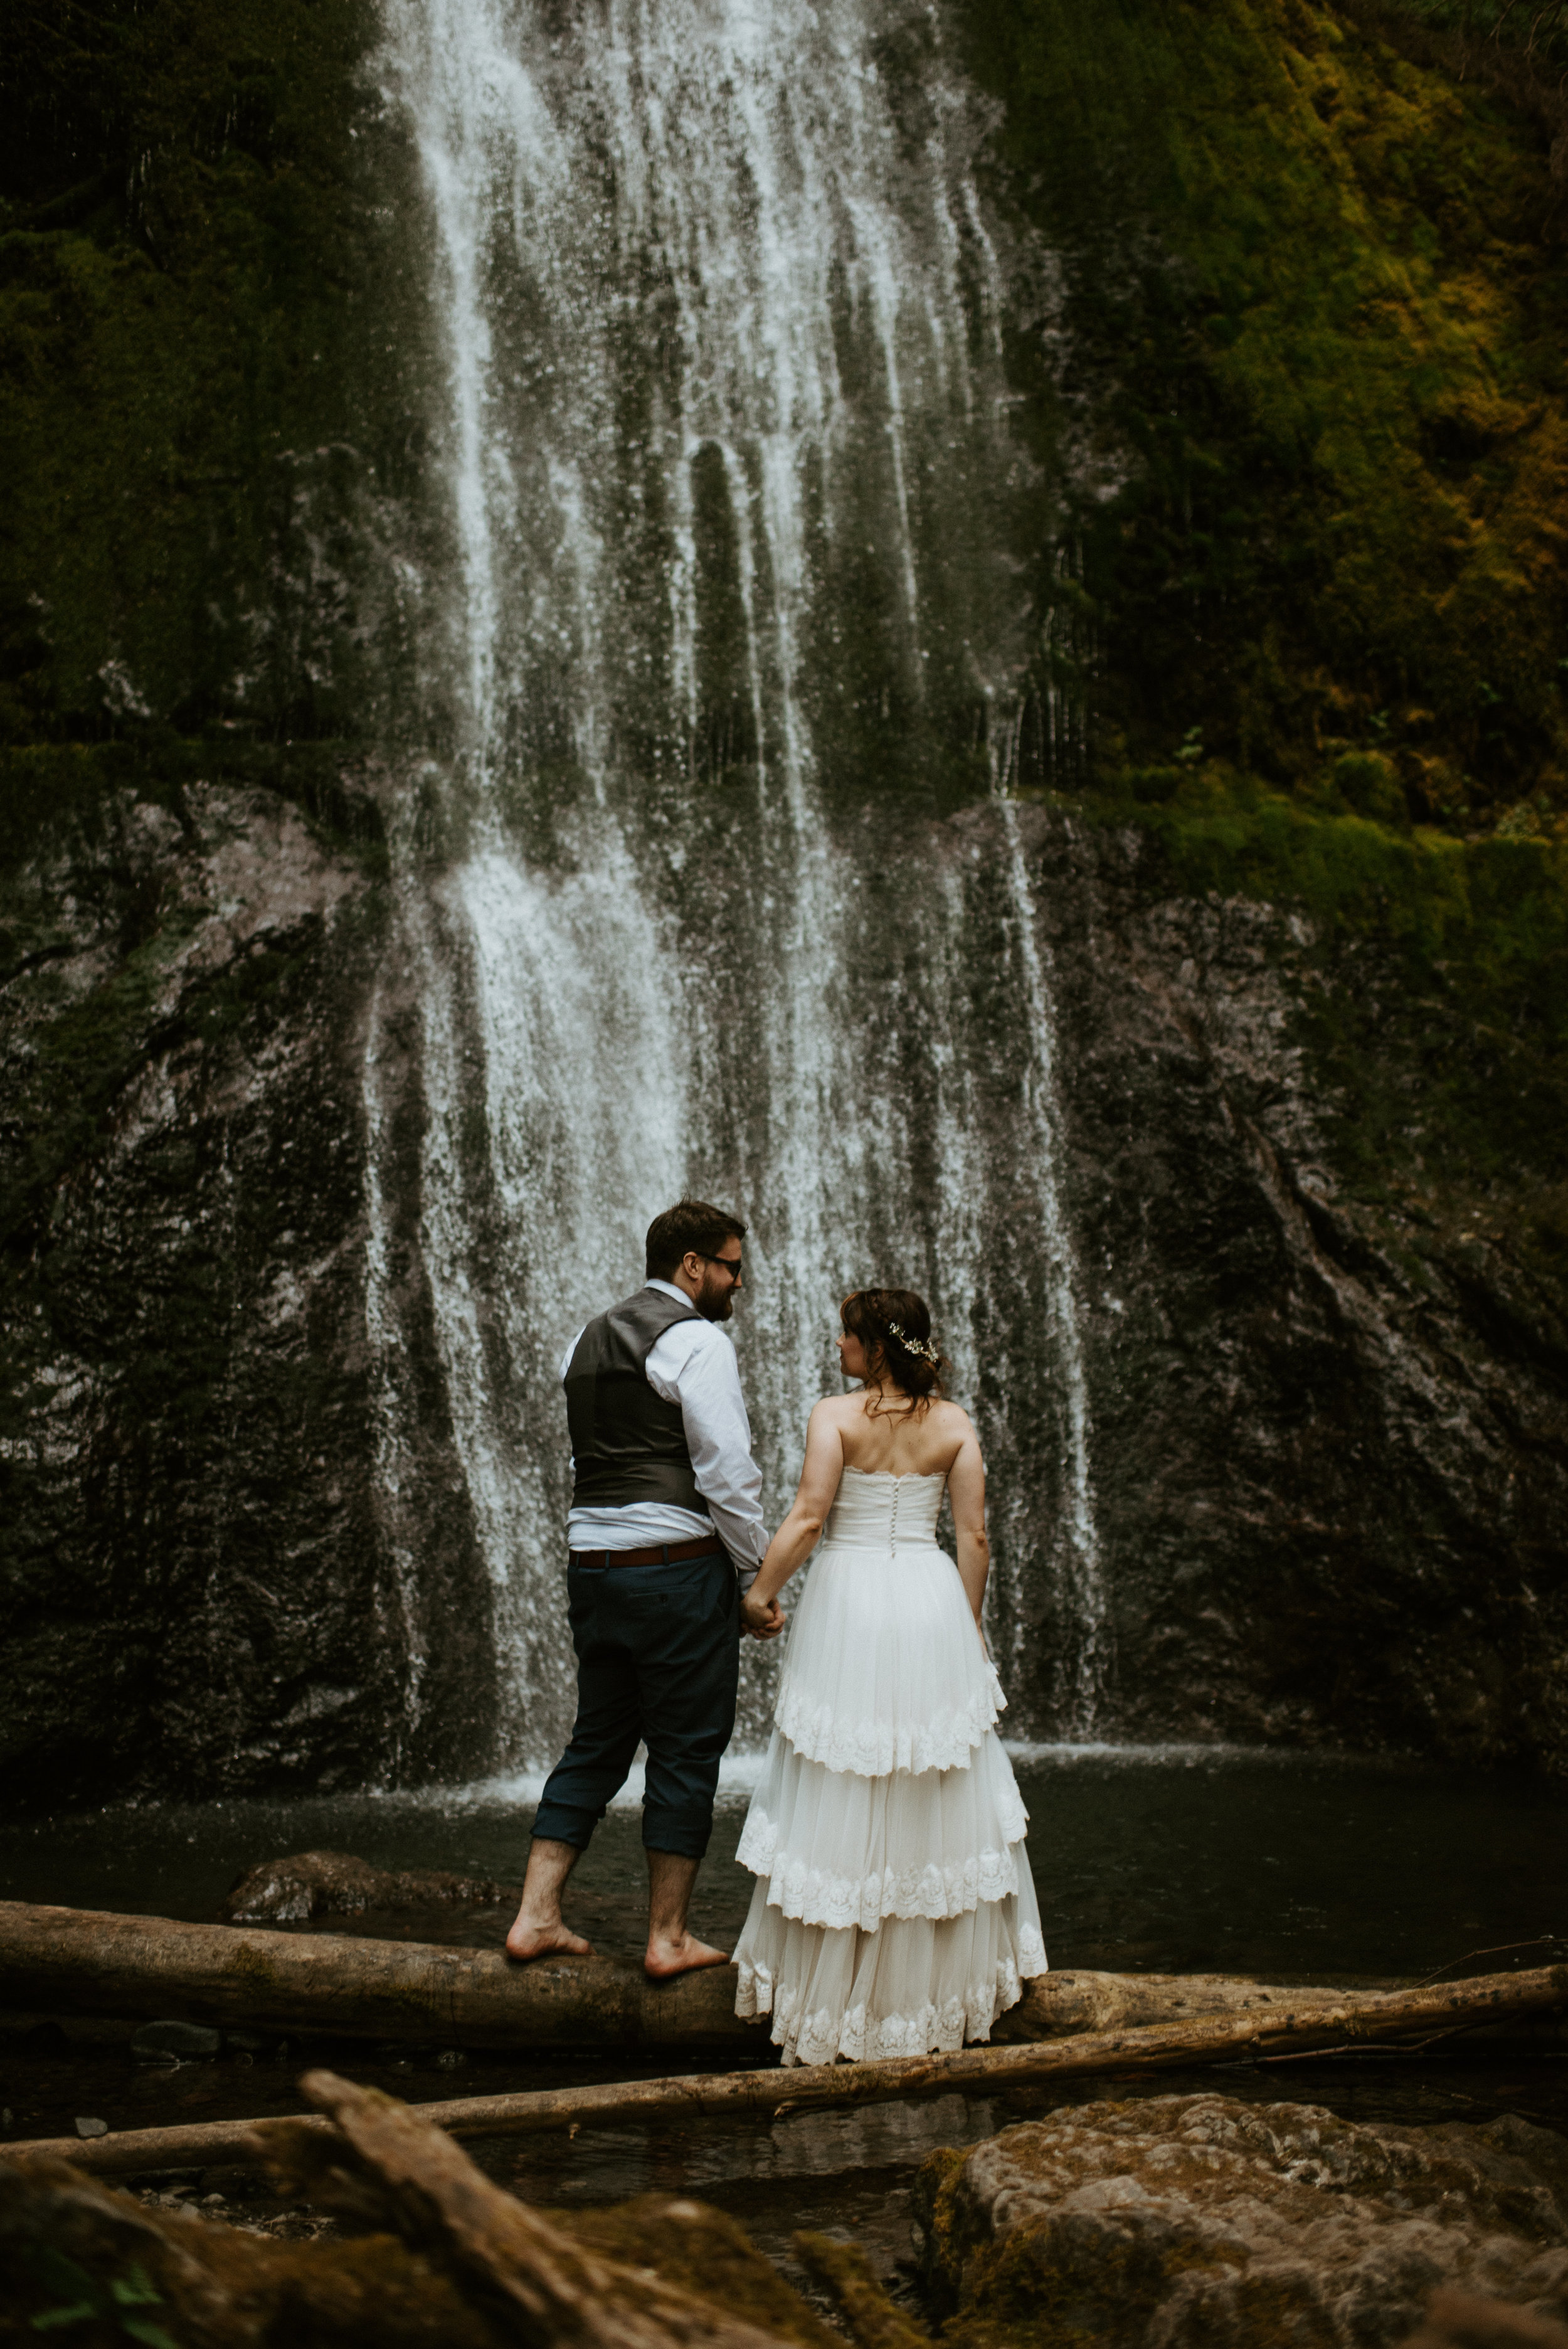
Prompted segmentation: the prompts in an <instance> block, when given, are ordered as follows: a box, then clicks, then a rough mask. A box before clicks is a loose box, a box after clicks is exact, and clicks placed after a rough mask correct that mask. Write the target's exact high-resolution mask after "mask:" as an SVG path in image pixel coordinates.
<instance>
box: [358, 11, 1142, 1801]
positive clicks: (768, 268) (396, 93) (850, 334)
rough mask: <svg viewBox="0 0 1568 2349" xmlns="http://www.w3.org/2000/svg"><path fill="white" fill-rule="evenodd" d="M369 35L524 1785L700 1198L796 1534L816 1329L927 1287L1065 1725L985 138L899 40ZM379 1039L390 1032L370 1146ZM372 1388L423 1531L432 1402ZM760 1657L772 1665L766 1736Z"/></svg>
mask: <svg viewBox="0 0 1568 2349" xmlns="http://www.w3.org/2000/svg"><path fill="white" fill-rule="evenodd" d="M385 74H386V83H387V95H388V98H389V100H390V102H391V103H392V104H394V105H395V106H396V107H397V108H398V109H401V111H402V113H403V115H404V117H405V119H407V122H408V123H409V125H410V127H411V131H412V136H413V139H414V140H415V143H416V146H417V150H418V157H419V160H420V163H421V166H422V172H423V181H424V187H425V191H426V199H427V204H428V216H427V219H426V222H424V223H423V226H422V233H428V264H429V268H430V270H431V273H432V279H433V284H434V287H435V309H436V315H437V316H438V321H439V326H440V332H441V336H442V338H443V359H442V366H443V374H444V385H443V391H442V397H441V400H440V403H439V413H438V415H436V416H435V417H434V418H433V419H432V427H433V430H434V434H435V439H436V447H437V452H438V453H437V465H438V481H439V494H440V498H441V500H442V502H443V509H444V515H445V520H444V525H443V526H444V530H445V533H446V541H447V543H448V545H449V550H450V554H449V563H448V564H447V568H446V576H445V578H444V580H443V583H442V628H443V631H444V633H443V634H442V635H441V636H440V640H439V643H438V645H437V646H436V647H434V649H433V650H432V651H431V653H430V654H429V656H428V661H429V666H430V667H431V668H432V669H433V671H434V672H436V673H437V674H438V689H437V690H436V692H435V693H434V694H433V696H432V706H431V710H430V713H429V718H428V727H427V739H426V740H425V741H424V742H423V743H422V744H421V745H420V746H419V749H418V755H417V756H413V755H411V756H410V758H409V760H408V761H407V821H406V823H404V824H403V825H402V827H401V828H400V832H399V842H400V845H399V847H398V851H397V856H398V879H397V901H398V907H399V912H398V918H397V935H396V936H395V938H394V940H393V941H392V943H391V945H390V946H389V947H388V962H389V964H390V965H391V966H393V967H394V968H395V970H396V973H397V985H398V988H399V990H400V996H401V999H405V1000H406V1001H407V1003H408V1004H410V1005H411V1006H412V1013H411V1028H412V1035H411V1038H406V1039H405V1041H404V1045H403V1048H402V1049H403V1050H404V1054H405V1058H406V1060H407V1063H408V1066H409V1067H410V1068H411V1069H412V1070H413V1071H415V1075H416V1077H417V1082H418V1089H419V1100H420V1117H421V1125H420V1131H421V1134H422V1141H421V1143H420V1146H419V1150H418V1169H417V1180H418V1217H417V1225H418V1257H419V1263H420V1268H421V1273H422V1278H423V1281H424V1283H425V1285H426V1288H427V1289H428V1296H429V1299H430V1305H431V1311H432V1316H433V1325H434V1329H435V1331H436V1341H435V1342H436V1347H437V1350H438V1357H439V1374H440V1381H441V1388H442V1392H443V1394H444V1399H445V1412H446V1416H447V1420H448V1421H449V1427H450V1440H451V1444H452V1446H453V1449H454V1451H455V1454H456V1457H457V1459H458V1461H459V1465H460V1472H461V1476H462V1480H463V1484H464V1486H465V1489H466V1494H467V1499H468V1504H469V1511H470V1513H471V1520H472V1524H473V1527H474V1533H475V1537H476V1539H477V1541H478V1544H479V1547H480V1551H481V1553H482V1556H483V1558H484V1562H485V1567H486V1570H487V1572H488V1576H489V1580H490V1588H491V1591H492V1593H493V1599H494V1623H495V1639H496V1643H497V1650H498V1661H499V1667H500V1669H499V1682H500V1687H501V1689H502V1691H503V1709H502V1718H501V1719H500V1722H499V1723H498V1724H497V1731H496V1736H497V1758H498V1759H504V1760H507V1761H510V1762H516V1763H521V1762H524V1761H531V1762H535V1763H537V1762H540V1761H543V1760H548V1759H549V1758H551V1757H552V1754H553V1753H554V1752H555V1751H556V1750H558V1747H559V1744H560V1743H561V1741H562V1738H563V1736H564V1733H565V1731H566V1729H567V1727H568V1725H569V1722H570V1715H571V1705H572V1673H571V1669H570V1661H571V1660H570V1653H569V1648H568V1643H567V1640H566V1636H565V1630H564V1607H563V1588H562V1584H563V1577H562V1529H563V1524H564V1516H565V1508H566V1502H567V1482H566V1475H565V1449H566V1447H565V1440H564V1435H565V1428H564V1413H563V1410H562V1403H561V1399H560V1394H559V1389H558V1385H557V1376H558V1361H559V1357H560V1353H561V1350H562V1347H563V1345H564V1343H565V1342H566V1340H567V1339H568V1338H569V1337H570V1335H571V1333H572V1331H573V1329H574V1328H575V1327H576V1326H577V1325H578V1324H579V1323H580V1322H581V1321H582V1320H583V1319H584V1318H585V1317H586V1316H587V1315H588V1314H589V1313H590V1312H592V1311H594V1310H596V1309H600V1308H601V1307H603V1305H605V1304H607V1303H609V1302H611V1301H613V1300H614V1299H615V1298H616V1297H618V1296H620V1295H623V1294H624V1293H625V1292H626V1291H627V1290H628V1289H629V1288H633V1287H634V1286H635V1285H636V1282H637V1280H638V1279H639V1278H640V1274H641V1243H642V1234H643V1230H644V1228H645V1225H646V1224H647V1222H648V1221H649V1220H650V1218H651V1216H653V1215H654V1213H655V1212H656V1210H657V1209H658V1208H660V1207H661V1206H666V1205H668V1204H669V1202H670V1201H671V1200H672V1199H673V1198H675V1197H676V1196H677V1195H679V1193H680V1192H681V1191H682V1190H683V1189H690V1190H692V1191H695V1192H696V1193H698V1194H699V1195H707V1196H711V1197H714V1198H717V1199H718V1200H720V1201H721V1202H724V1203H726V1204H731V1203H732V1204H733V1205H734V1206H737V1207H738V1210H739V1212H740V1213H741V1214H742V1215H743V1216H745V1217H746V1219H747V1220H748V1224H749V1225H750V1226H751V1233H750V1237H749V1238H748V1247H747V1257H748V1282H747V1290H746V1295H745V1301H744V1302H743V1304H742V1306H741V1307H740V1309H739V1313H738V1319H737V1323H736V1325H735V1327H736V1334H737V1341H738V1347H739V1350H740V1354H741V1361H742V1370H743V1375H744V1378H745V1381H746V1386H747V1392H748V1401H749V1402H750V1406H751V1411H752V1417H753V1422H754V1426H755V1428H756V1432H757V1436H758V1455H759V1457H760V1458H761V1460H762V1462H763V1465H764V1472H765V1475H766V1479H767V1492H766V1502H767V1506H768V1509H769V1516H770V1519H772V1520H776V1519H777V1517H778V1516H779V1514H781V1512H782V1510H783V1508H784V1507H785V1506H786V1505H787V1503H788V1500H789V1496H790V1495H791V1493H792V1491H793V1485H794V1478H795V1475H796V1474H797V1473H798V1469H799V1454H800V1446H801V1442H802V1437H803V1430H804V1423H805V1419H806V1415H807V1413H808V1412H809V1410H810V1406H811V1404H812V1403H813V1402H815V1401H816V1399H817V1398H818V1397H819V1396H820V1394H821V1393H823V1392H827V1391H829V1390H830V1387H832V1386H833V1385H834V1384H835V1382H836V1377H837V1372H836V1363H835V1360H834V1356H833V1352H832V1347H831V1339H832V1335H833V1331H834V1330H835V1328H836V1326H837V1306H838V1301H839V1299H840V1298H841V1295H842V1294H843V1292H844V1291H845V1290H846V1289H847V1288H850V1287H851V1286H854V1285H858V1284H861V1283H865V1282H868V1281H874V1280H897V1281H901V1282H907V1283H909V1284H911V1285H913V1286H917V1287H920V1288H923V1290H924V1291H925V1292H926V1293H927V1294H928V1295H929V1296H930V1298H931V1299H932V1303H933V1307H934V1314H935V1317H936V1323H937V1330H938V1335H939V1337H940V1339H941V1340H942V1342H943V1345H944V1350H945V1351H946V1352H947V1353H948V1355H949V1357H950V1358H951V1360H952V1361H953V1363H954V1392H956V1393H957V1394H958V1396H959V1398H960V1399H961V1400H963V1401H965V1402H968V1403H970V1404H971V1405H972V1406H973V1407H974V1408H975V1410H976V1411H977V1413H978V1414H979V1417H980V1420H981V1423H982V1432H983V1434H984V1435H985V1441H986V1445H987V1451H988V1454H989V1456H990V1458H991V1461H992V1466H993V1473H994V1480H995V1483H994V1491H995V1506H994V1511H993V1522H994V1530H995V1532H996V1533H997V1534H998V1535H999V1536H1000V1538H999V1539H998V1541H997V1545H996V1546H997V1551H998V1566H999V1571H998V1574H997V1576H996V1578H995V1581H996V1597H995V1607H994V1612H995V1618H996V1628H997V1630H998V1632H999V1633H1000V1634H1001V1636H1002V1640H1003V1647H1004V1651H1005V1652H1006V1655H1007V1656H1008V1657H1009V1659H1010V1661H1011V1667H1012V1670H1013V1673H1014V1678H1015V1681H1016V1682H1018V1684H1019V1685H1021V1686H1022V1685H1025V1684H1027V1686H1028V1687H1030V1688H1032V1689H1033V1691H1034V1692H1035V1696H1034V1702H1035V1706H1036V1713H1037V1715H1038V1716H1039V1717H1040V1718H1041V1719H1043V1720H1047V1721H1048V1722H1049V1723H1051V1724H1053V1725H1055V1726H1057V1727H1058V1728H1060V1727H1063V1726H1075V1727H1079V1728H1082V1727H1087V1726H1088V1725H1089V1722H1090V1719H1091V1717H1092V1712H1093V1707H1094V1703H1095V1701H1096V1696H1097V1692H1098V1689H1099V1682H1100V1678H1101V1674H1102V1671H1103V1663H1104V1653H1105V1639H1106V1635H1105V1630H1104V1600H1103V1593H1102V1588H1101V1580H1100V1571H1099V1553H1098V1544H1097V1540H1096V1537H1095V1530H1094V1519H1093V1482H1092V1475H1091V1465H1090V1460H1089V1437H1090V1414H1089V1411H1088V1399H1087V1386H1086V1379H1085V1367H1084V1348H1083V1344H1082V1342H1081V1337H1080V1332H1079V1328H1078V1278H1077V1268H1076V1265H1075V1262H1074V1257H1073V1250H1072V1246H1071V1238H1070V1233H1069V1231H1068V1220H1067V1211H1066V1206H1065V1196H1066V1192H1065V1177H1064V1170H1063V1165H1062V1150H1063V1145H1062V1133H1063V1121H1062V1114H1061V1103H1060V1089H1059V1080H1058V1075H1057V1069H1056V1066H1055V1045H1054V1021H1053V1009H1052V1001H1051V989H1050V974H1049V970H1048V968H1047V962H1046V960H1045V959H1044V958H1043V957H1042V953H1041V950H1040V947H1039V946H1038V943H1037V938H1036V935H1035V930H1036V925H1035V920H1034V908H1033V905H1032V901H1031V897H1030V884H1029V877H1028V874H1027V871H1026V860H1025V857H1024V854H1023V850H1022V847H1021V843H1020V835H1019V833H1018V830H1017V826H1016V816H1015V812H1014V811H1013V810H1012V809H1011V808H1010V806H1007V805H1006V804H1004V807H1003V811H1002V823H1003V830H1002V833H1001V835H1000V841H999V844H996V843H993V844H992V845H991V846H989V847H988V846H987V845H986V844H985V840H984V839H983V838H982V837H981V835H980V834H978V833H971V834H966V835H965V837H964V838H963V839H959V838H958V837H957V836H956V834H955V833H950V832H944V827H942V826H941V825H939V824H938V823H936V822H935V820H934V819H935V812H936V809H937V807H938V806H939V805H941V804H947V805H956V804H959V803H960V802H963V801H964V800H965V799H968V800H974V799H975V797H976V794H977V792H978V791H979V790H980V789H981V788H983V785H982V784H981V782H980V781H978V780H977V779H978V778H980V777H981V776H982V774H983V771H984V769H985V762H986V761H987V759H991V760H992V761H993V762H994V761H995V743H996V741H997V740H1001V739H1003V736H1004V735H1005V731H1006V730H1005V729H1002V730H998V729H997V728H996V727H995V723H994V721H993V720H992V719H991V717H990V715H989V713H990V712H991V711H992V710H994V709H999V708H1006V707H1008V706H1010V703H1011V702H1012V701H1016V696H1017V692H1018V685H1019V679H1020V678H1021V677H1022V675H1023V670H1024V666H1025V662H1026V647H1025V645H1024V637H1025V636H1026V619H1025V618H1024V617H1021V616H1020V614H1019V612H1018V610H1017V604H1018V594H1017V589H1016V584H1015V576H1014V570H1013V568H1012V567H1011V566H1010V564H1009V562H1008V560H1007V553H1006V546H1007V542H1006V531H1007V524H1006V518H1005V512H1004V509H1005V507H1006V500H1007V496H1008V493H1009V485H1010V484H1012V483H1016V480H1017V479H1018V478H1019V476H1020V473H1021V471H1023V470H1024V468H1025V460H1024V459H1023V458H1022V456H1021V455H1020V453H1019V451H1018V450H1016V449H1014V448H1013V447H1012V446H1011V444H1010V442H1009V440H1008V438H1007V429H1006V409H1007V405H1008V394H1007V388H1006V381H1005V378H1004V375H1003V370H1002V336H1001V328H1000V323H999V322H1000V319H1001V316H1002V312H1003V286H1002V268H1001V264H1000V263H999V261H998V258H997V247H996V243H995V238H994V236H993V235H992V233H991V232H990V230H989V228H988V227H987V224H986V218H985V207H984V205H983V203H982V202H981V198H980V195H979V192H978V190H977V186H976V181H975V150H976V148H977V144H978V142H979V140H981V139H982V138H983V137H984V136H985V131H986V129H987V128H988V125H987V119H986V117H985V111H984V109H983V108H982V107H981V106H980V105H979V103H978V102H977V100H976V99H975V95H974V93H973V92H972V91H970V90H968V89H967V88H966V87H965V83H964V81H963V78H962V76H961V75H960V74H959V73H958V72H957V71H956V69H955V68H954V66H953V65H952V63H951V61H950V60H949V59H948V57H946V55H945V53H944V47H943V41H942V37H941V28H940V25H939V23H938V21H937V19H936V18H935V16H933V15H932V14H931V13H930V12H928V11H926V10H923V9H906V10H903V11H901V10H900V9H898V8H896V7H895V8H877V7H873V6H872V5H858V0H819V5H806V0H770V4H769V5H768V6H767V7H766V8H764V7H762V6H761V5H753V0H576V5H575V6H574V7H573V8H572V9H570V10H569V9H567V8H566V7H564V6H561V5H549V6H547V5H544V0H387V46H386V51H385ZM392 1049H393V1048H392V1040H391V1037H390V1032H389V1029H388V1026H387V1020H386V1019H378V1020H377V1021H375V1022H373V1034H372V1041H371V1047H370V1056H369V1061H368V1063H367V1070H366V1091H367V1102H368V1104H369V1123H370V1130H371V1136H372V1143H373V1149H377V1148H379V1147H380V1146H381V1144H380V1141H379V1139H378V1137H381V1136H383V1135H384V1134H385V1133H386V1131H387V1111H386V1106H385V1098H386V1087H387V1065H386V1064H387V1059H388V1056H389V1054H390V1052H391V1050H392ZM376 1179H377V1183H378V1184H379V1185H382V1186H383V1188H384V1187H385V1185H386V1184H387V1182H388V1181H390V1180H391V1179H392V1176H391V1174H389V1173H383V1174H377V1178H376ZM404 1179H407V1175H406V1174H405V1177H404ZM371 1208H372V1218H371V1219H372V1226H373V1234H377V1233H380V1232H381V1231H382V1229H383V1226H384V1222H385V1206H384V1202H383V1201H382V1199H381V1194H380V1192H379V1191H378V1192H377V1194H376V1195H375V1196H373V1198H372V1201H371ZM377 1250H379V1251H380V1252H379V1254H378V1253H377ZM386 1252H387V1251H386V1243H385V1240H384V1238H373V1247H372V1288H373V1291H374V1295H373V1299H372V1307H373V1310H372V1314H371V1336H372V1341H373V1343H376V1344H377V1345H378V1346H379V1347H380V1348H381V1350H383V1352H384V1353H385V1352H387V1351H388V1350H395V1348H396V1346H397V1342H398V1341H397V1335H396V1332H395V1330H393V1328H392V1322H393V1320H394V1319H395V1307H394V1304H393V1302H392V1288H391V1284H390V1283H389V1280H388V1278H387V1272H386V1261H385V1260H386ZM384 1383H385V1384H386V1392H387V1402H386V1404H385V1408H384V1413H383V1416H384V1419H385V1421H386V1423H387V1435H386V1441H385V1443H384V1444H383V1447H382V1449H383V1457H382V1462H381V1475H382V1480H383V1485H384V1487H385V1488H386V1490H387V1494H388V1495H390V1496H391V1498H390V1499H389V1503H388V1516H389V1521H393V1520H396V1521H397V1523H398V1524H401V1523H402V1522H403V1520H402V1516H401V1515H400V1510H401V1495H402V1493H403V1488H404V1486H405V1485H406V1483H407V1472H406V1469H404V1468H400V1467H399V1464H398V1462H399V1457H400V1456H401V1455H402V1454H407V1450H408V1438H407V1433H406V1428H407V1421H408V1417H409V1413H410V1412H411V1411H415V1410H417V1406H416V1405H415V1404H413V1403H411V1402H409V1400H408V1396H407V1392H406V1385H407V1382H406V1381H405V1382H404V1384H403V1385H402V1386H399V1385H398V1384H397V1381H396V1380H391V1381H389V1382H387V1381H384ZM400 1429H403V1430H405V1433H401V1434H400V1433H399V1430H400ZM399 1540H400V1542H401V1547H400V1548H399V1549H398V1551H397V1556H398V1558H399V1561H400V1562H399V1565H398V1568H397V1576H396V1578H395V1579H396V1582H397V1588H398V1590H400V1591H401V1590H402V1589H404V1588H405V1586H406V1585H407V1578H408V1576H409V1574H410V1572H411V1571H414V1570H415V1569H414V1568H413V1567H412V1566H411V1565H410V1562H409V1560H408V1557H407V1539H406V1537H402V1536H399ZM1038 1640H1046V1641H1047V1643H1048V1645H1049V1647H1050V1650H1051V1652H1050V1653H1049V1654H1048V1655H1045V1656H1038V1655H1035V1654H1032V1653H1031V1652H1030V1650H1031V1642H1035V1641H1038ZM776 1669H777V1658H776V1656H775V1655H773V1654H772V1653H771V1652H770V1651H763V1650H758V1649H754V1648H752V1647H750V1646H749V1645H748V1648H747V1650H746V1653H745V1679H744V1683H743V1698H742V1703H743V1723H744V1729H743V1734H749V1735H751V1736H755V1735H756V1734H757V1733H758V1729H759V1727H760V1724H761V1723H762V1721H763V1719H764V1718H765V1714H766V1705H767V1698H768V1692H769V1684H770V1677H771V1675H772V1673H773V1672H774V1671H776ZM417 1684H418V1669H417V1667H415V1666H413V1665H411V1667H410V1686H411V1687H413V1688H414V1689H415V1690H416V1692H417ZM1042 1708H1043V1711H1042ZM1024 1725H1029V1724H1028V1723H1027V1721H1026V1722H1025V1723H1024Z"/></svg>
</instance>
